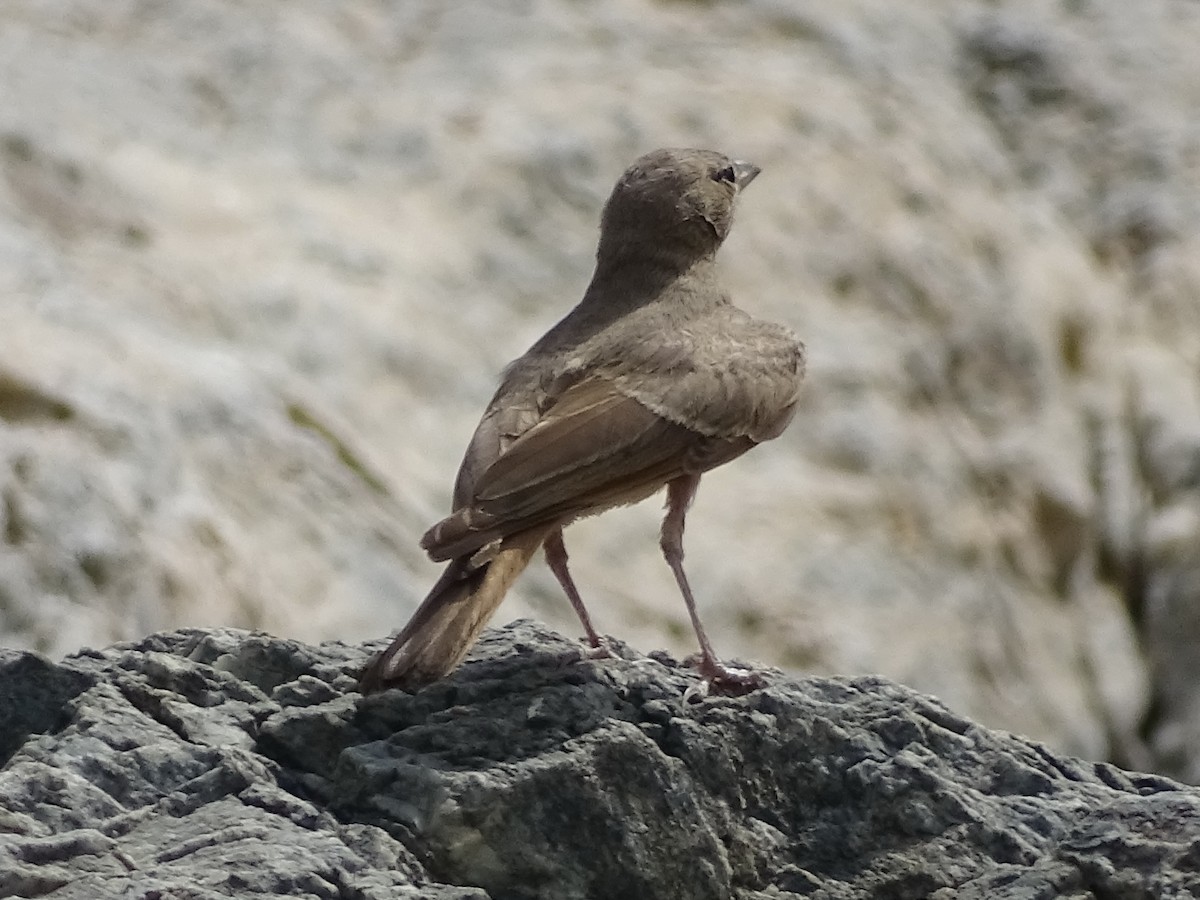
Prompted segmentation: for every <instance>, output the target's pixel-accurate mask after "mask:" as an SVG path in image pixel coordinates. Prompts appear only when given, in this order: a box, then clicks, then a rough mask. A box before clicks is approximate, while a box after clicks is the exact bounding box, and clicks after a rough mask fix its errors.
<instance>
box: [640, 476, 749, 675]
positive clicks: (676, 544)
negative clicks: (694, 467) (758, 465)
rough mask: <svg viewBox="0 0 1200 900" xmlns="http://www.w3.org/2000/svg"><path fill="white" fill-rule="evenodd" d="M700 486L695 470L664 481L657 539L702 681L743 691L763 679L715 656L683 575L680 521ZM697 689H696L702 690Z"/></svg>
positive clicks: (681, 523) (682, 521)
mask: <svg viewBox="0 0 1200 900" xmlns="http://www.w3.org/2000/svg"><path fill="white" fill-rule="evenodd" d="M699 486H700V476H699V475H697V474H693V475H684V476H682V477H680V478H676V479H675V480H674V481H670V482H668V483H667V514H666V515H665V516H664V517H663V523H662V535H661V539H660V541H659V543H660V545H661V546H662V552H663V556H664V557H666V560H667V565H669V566H670V567H671V571H672V572H674V573H675V581H676V582H677V583H678V584H679V590H680V592H681V593H682V594H683V602H684V603H686V604H687V611H688V616H690V617H691V620H692V628H693V629H694V630H695V632H696V640H698V641H699V642H700V660H699V662H698V664H697V668H698V669H699V670H700V674H701V675H703V676H704V679H705V681H706V682H707V683H708V684H710V685H712V686H713V687H714V688H716V689H717V690H718V691H721V692H725V693H732V694H744V693H747V692H748V691H752V690H755V689H756V688H760V687H762V686H763V684H764V681H763V678H762V676H761V675H759V674H758V673H757V672H747V671H742V670H738V669H730V668H728V667H727V666H725V665H723V664H722V663H721V661H720V660H719V659H717V655H716V653H714V652H713V648H712V644H710V643H709V642H708V635H706V634H705V633H704V626H703V625H701V624H700V614H699V613H698V612H697V611H696V600H695V598H693V597H692V589H691V586H690V585H689V584H688V580H687V575H686V574H684V571H683V525H684V519H685V517H686V516H687V510H688V507H689V506H691V504H692V500H693V498H695V496H696V488H697V487H699ZM706 692H707V691H706V690H704V691H701V692H700V693H706Z"/></svg>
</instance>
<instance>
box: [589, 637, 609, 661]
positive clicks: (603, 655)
mask: <svg viewBox="0 0 1200 900" xmlns="http://www.w3.org/2000/svg"><path fill="white" fill-rule="evenodd" d="M583 658H584V659H616V658H617V654H616V651H614V650H613V649H612V647H610V646H609V645H608V641H607V640H605V639H604V638H602V637H599V636H597V637H596V638H595V639H592V638H588V639H587V640H586V641H585V643H584V647H583Z"/></svg>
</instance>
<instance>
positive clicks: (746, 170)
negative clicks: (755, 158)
mask: <svg viewBox="0 0 1200 900" xmlns="http://www.w3.org/2000/svg"><path fill="white" fill-rule="evenodd" d="M761 171H762V169H760V168H759V167H758V166H756V165H754V163H748V162H746V161H745V160H741V159H735V160H734V161H733V183H734V184H736V185H737V187H738V190H739V191H741V190H745V187H746V185H748V184H749V183H750V182H752V181H753V180H754V178H755V176H757V175H758V173H759V172H761Z"/></svg>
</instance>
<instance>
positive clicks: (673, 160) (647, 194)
mask: <svg viewBox="0 0 1200 900" xmlns="http://www.w3.org/2000/svg"><path fill="white" fill-rule="evenodd" d="M759 171H760V170H759V168H758V166H755V165H752V164H750V163H748V162H743V161H741V160H736V159H730V158H729V157H728V156H725V155H724V154H721V153H717V152H715V151H712V150H680V149H664V150H654V151H652V152H650V153H647V154H646V155H645V156H643V157H641V158H640V159H638V160H637V161H636V162H634V163H633V165H631V166H630V167H629V168H628V169H626V170H625V174H623V175H622V176H621V177H620V179H619V180H618V181H617V184H616V186H615V187H614V188H613V192H612V194H611V195H610V196H609V198H608V202H607V203H606V204H605V206H604V214H603V216H602V217H601V220H600V246H599V249H598V251H597V256H598V258H599V259H600V261H601V262H603V261H605V259H606V258H628V257H631V256H632V257H633V258H637V257H639V256H642V255H643V254H645V255H648V256H655V257H661V256H670V255H675V256H678V257H679V260H680V262H681V263H683V264H686V263H688V262H690V261H692V260H694V259H698V258H702V257H705V256H711V255H712V254H713V253H715V252H716V250H717V248H718V247H719V246H720V245H721V242H722V241H724V240H725V238H726V236H727V235H728V234H729V229H730V227H731V225H732V224H733V206H734V201H735V199H736V198H737V195H738V193H739V192H740V191H741V190H742V189H743V188H744V187H746V185H748V184H749V183H750V182H751V181H753V180H754V177H755V176H756V175H758V173H759Z"/></svg>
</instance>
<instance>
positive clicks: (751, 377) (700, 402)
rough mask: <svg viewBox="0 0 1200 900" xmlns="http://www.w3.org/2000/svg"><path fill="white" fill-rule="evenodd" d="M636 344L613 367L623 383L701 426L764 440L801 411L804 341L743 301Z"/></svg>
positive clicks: (630, 392)
mask: <svg viewBox="0 0 1200 900" xmlns="http://www.w3.org/2000/svg"><path fill="white" fill-rule="evenodd" d="M711 317H712V318H711V320H710V321H707V322H699V323H697V326H696V327H695V328H693V329H681V330H679V331H677V332H675V333H674V334H671V335H667V336H664V337H662V338H661V339H659V340H657V341H655V342H645V343H643V344H642V345H641V346H639V347H635V348H633V351H632V353H627V354H626V355H625V357H624V358H623V359H621V360H618V361H615V363H614V365H613V366H612V367H611V369H610V371H612V372H613V375H612V377H613V380H614V383H615V384H616V386H617V388H618V390H620V391H621V392H622V393H623V394H625V395H626V396H629V397H632V398H634V399H635V400H637V401H638V402H640V403H641V404H642V405H644V406H646V407H647V408H648V409H650V410H652V411H653V412H655V413H657V414H658V415H660V416H662V417H663V418H665V419H667V420H669V421H672V422H678V423H681V424H686V425H687V426H688V427H690V428H692V429H693V430H695V431H698V432H700V433H701V434H706V435H709V436H712V437H719V438H726V439H735V438H738V437H743V436H744V437H749V438H751V439H753V440H754V441H755V442H757V443H761V442H763V441H767V440H770V439H772V438H775V437H778V436H779V435H780V434H781V433H782V432H783V430H784V428H786V427H787V425H788V423H789V422H790V421H791V419H792V414H793V413H794V412H795V408H796V402H797V400H798V398H799V392H800V383H801V381H802V380H803V377H804V364H805V355H804V345H803V344H801V343H800V341H799V340H798V339H797V338H796V336H795V335H794V334H793V333H792V332H791V331H790V330H788V329H786V328H784V327H782V326H779V325H775V324H773V323H769V322H762V321H759V320H756V319H752V318H751V317H749V316H747V315H746V314H745V313H743V312H741V311H740V310H738V309H737V308H736V307H732V306H725V307H721V308H718V309H716V310H714V311H713V312H712V313H711Z"/></svg>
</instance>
